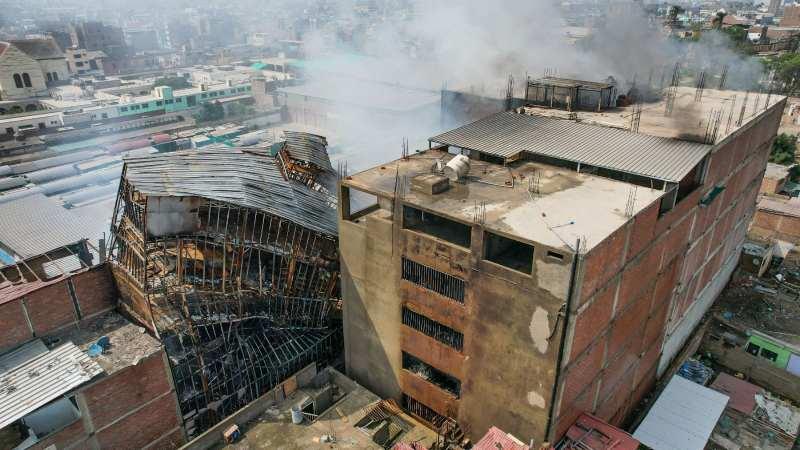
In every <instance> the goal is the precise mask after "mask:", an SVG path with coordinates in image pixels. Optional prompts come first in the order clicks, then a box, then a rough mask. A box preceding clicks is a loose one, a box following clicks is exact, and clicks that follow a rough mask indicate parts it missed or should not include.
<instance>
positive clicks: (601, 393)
mask: <svg viewBox="0 0 800 450" xmlns="http://www.w3.org/2000/svg"><path fill="white" fill-rule="evenodd" d="M782 106H783V105H782V104H781V105H779V107H773V108H772V110H770V112H768V113H766V114H765V117H764V118H763V120H760V121H756V122H755V123H754V124H753V126H751V127H749V128H748V129H743V130H740V131H738V132H737V133H736V134H735V135H734V136H732V137H731V139H730V140H729V141H728V142H726V143H723V144H721V145H719V146H718V147H717V148H716V149H715V150H714V151H713V152H712V154H711V157H710V161H709V166H708V171H707V173H706V177H705V182H704V185H703V186H702V187H700V188H699V189H697V190H695V191H694V192H692V193H691V194H689V195H688V196H687V197H686V198H684V199H683V200H682V201H681V202H679V203H678V204H677V205H676V206H675V208H673V209H672V210H671V211H669V212H668V213H666V214H664V215H663V216H661V217H658V204H657V203H656V204H654V205H651V206H650V207H648V208H646V209H644V210H643V211H642V212H640V213H639V214H638V215H637V216H636V217H634V218H633V219H631V221H629V222H628V224H627V225H625V226H624V227H622V228H621V229H620V230H618V231H617V232H615V233H614V234H612V235H611V236H610V237H608V238H607V239H606V240H605V241H604V242H602V243H600V244H599V245H598V246H597V247H595V248H594V249H593V250H592V251H591V252H590V253H589V254H588V255H586V256H585V257H584V258H583V261H582V263H581V265H582V268H581V273H580V275H579V283H580V288H579V289H580V291H579V296H578V300H577V301H576V302H575V303H576V304H574V305H573V306H572V311H571V314H570V315H571V318H570V320H571V324H572V326H571V327H570V328H571V329H570V331H569V333H568V337H567V342H566V343H565V345H567V350H568V351H567V352H566V356H565V361H564V365H563V366H562V367H563V374H562V378H561V379H562V380H563V382H562V385H561V386H560V388H559V403H558V407H557V410H556V411H557V413H556V416H555V417H557V418H558V419H557V420H556V424H555V430H556V437H557V436H560V434H561V433H563V431H564V430H566V428H567V427H569V425H570V424H572V423H573V421H574V420H575V418H576V417H577V416H578V415H579V414H580V413H581V412H591V413H593V414H595V415H598V416H599V417H600V418H602V419H604V420H607V421H609V422H610V423H611V424H614V425H618V424H620V423H621V422H622V421H623V420H624V419H625V417H626V416H627V415H628V414H629V413H630V411H631V409H632V408H633V407H635V406H636V405H637V403H638V402H639V401H640V399H641V398H642V397H643V396H644V395H645V394H646V393H647V392H648V390H649V389H650V387H652V386H653V384H654V383H655V381H656V376H657V371H658V367H659V365H660V362H661V359H662V347H663V345H664V343H665V342H666V340H667V339H668V338H669V336H670V334H671V333H672V330H675V329H676V328H678V327H680V326H682V324H684V322H685V315H686V314H687V311H689V310H690V309H691V306H692V305H693V303H694V302H695V301H696V299H697V298H698V296H699V294H700V293H701V292H702V291H703V290H704V289H705V288H706V287H707V286H709V285H710V284H711V282H712V280H714V279H715V276H716V275H717V274H718V273H720V272H721V268H722V265H723V263H724V262H725V261H727V260H729V258H730V257H731V256H732V254H733V252H734V251H736V250H737V249H738V244H739V243H740V242H741V241H742V239H743V236H744V234H743V233H742V230H743V229H744V227H746V224H747V223H748V222H749V220H750V217H751V216H752V214H753V210H754V207H755V199H756V196H757V194H758V190H759V188H760V187H761V179H762V176H763V173H764V169H765V167H766V160H767V157H768V154H769V148H770V146H771V142H772V139H773V137H774V135H775V131H776V127H777V124H778V123H779V118H780V113H781V111H782ZM714 186H724V187H725V190H724V191H723V193H722V194H721V195H719V196H718V197H717V198H715V199H714V201H713V202H712V203H711V204H710V205H708V206H700V205H699V201H700V199H701V198H702V197H703V196H704V195H705V193H706V192H708V191H710V190H711V188H713V187H714Z"/></svg>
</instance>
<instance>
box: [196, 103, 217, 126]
mask: <svg viewBox="0 0 800 450" xmlns="http://www.w3.org/2000/svg"><path fill="white" fill-rule="evenodd" d="M224 118H225V107H224V106H222V104H221V103H220V102H207V103H203V104H202V106H200V110H199V111H198V112H197V113H196V114H195V115H194V119H195V120H196V121H197V122H213V121H215V120H222V119H224Z"/></svg>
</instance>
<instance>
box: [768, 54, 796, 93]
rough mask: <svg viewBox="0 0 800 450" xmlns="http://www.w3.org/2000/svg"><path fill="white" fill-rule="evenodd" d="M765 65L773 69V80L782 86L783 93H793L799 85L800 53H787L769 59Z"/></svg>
mask: <svg viewBox="0 0 800 450" xmlns="http://www.w3.org/2000/svg"><path fill="white" fill-rule="evenodd" d="M767 67H768V68H770V69H772V70H774V71H775V81H777V82H779V83H780V84H781V85H782V86H783V92H784V93H787V94H791V93H794V92H795V91H796V90H797V88H798V87H800V54H797V53H787V54H785V55H782V56H780V57H779V58H777V59H772V60H769V61H767Z"/></svg>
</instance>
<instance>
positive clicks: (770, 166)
mask: <svg viewBox="0 0 800 450" xmlns="http://www.w3.org/2000/svg"><path fill="white" fill-rule="evenodd" d="M788 179H789V167H788V166H783V165H780V164H775V163H770V162H768V163H767V170H766V171H765V172H764V180H763V181H762V182H761V190H760V191H759V193H760V194H768V195H772V194H780V193H781V191H783V187H784V185H785V184H786V181H787V180H788Z"/></svg>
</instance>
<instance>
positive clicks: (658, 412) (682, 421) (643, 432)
mask: <svg viewBox="0 0 800 450" xmlns="http://www.w3.org/2000/svg"><path fill="white" fill-rule="evenodd" d="M727 404H728V396H727V395H725V394H721V393H719V392H717V391H714V390H712V389H709V388H707V387H705V386H701V385H699V384H697V383H694V382H692V381H689V380H687V379H685V378H681V377H679V376H677V375H675V376H673V377H672V379H671V380H670V381H669V384H667V387H666V388H664V390H663V391H662V392H661V395H659V397H658V399H657V400H656V402H655V404H654V405H653V407H652V408H651V409H650V411H649V412H648V413H647V416H646V417H645V418H644V420H643V421H642V423H641V424H640V425H639V428H637V429H636V432H635V433H633V437H634V438H636V439H637V440H638V441H639V442H641V443H642V444H644V445H646V446H648V447H650V448H652V449H653V450H703V449H704V448H705V446H706V443H707V442H708V438H709V437H710V436H711V432H712V431H714V427H716V425H717V421H718V420H719V418H720V416H721V415H722V411H723V410H725V406H726V405H727Z"/></svg>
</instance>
